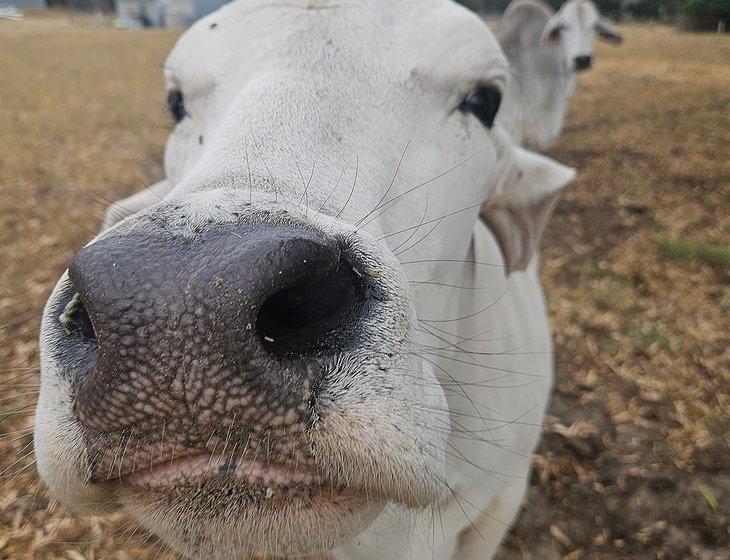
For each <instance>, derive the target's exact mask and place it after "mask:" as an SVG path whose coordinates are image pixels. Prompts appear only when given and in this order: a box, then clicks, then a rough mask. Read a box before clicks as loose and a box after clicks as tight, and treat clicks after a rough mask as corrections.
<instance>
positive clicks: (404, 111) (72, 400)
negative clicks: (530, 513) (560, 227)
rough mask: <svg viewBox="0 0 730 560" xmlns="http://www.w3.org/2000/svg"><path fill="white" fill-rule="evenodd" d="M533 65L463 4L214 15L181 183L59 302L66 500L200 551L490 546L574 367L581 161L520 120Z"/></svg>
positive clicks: (479, 549) (452, 551)
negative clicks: (549, 267)
mask: <svg viewBox="0 0 730 560" xmlns="http://www.w3.org/2000/svg"><path fill="white" fill-rule="evenodd" d="M424 36H427V37H428V38H429V40H428V41H424V40H423V38H424ZM507 73H508V67H507V62H506V60H505V59H504V57H503V55H502V52H501V50H500V48H499V46H498V44H497V42H496V40H495V39H494V37H493V36H492V34H491V33H490V32H488V30H486V29H485V27H484V25H483V24H482V23H481V21H479V20H478V18H477V17H476V16H474V15H473V14H472V13H470V12H469V11H467V10H465V9H464V8H462V7H460V6H458V5H457V4H455V3H452V2H449V1H446V0H424V1H423V2H418V3H415V2H393V1H392V0H336V1H333V2H331V3H330V2H329V1H326V0H321V1H315V0H306V1H304V0H286V1H271V0H239V1H236V2H233V3H231V4H229V5H227V6H225V7H224V8H222V9H221V10H219V11H217V12H215V13H213V14H211V15H210V16H208V17H206V18H205V19H203V20H201V21H199V22H198V23H197V24H195V25H194V26H193V27H192V28H190V29H189V30H188V31H187V32H186V33H185V34H184V35H183V36H182V37H181V38H180V40H179V41H178V43H177V44H176V45H175V47H174V49H173V51H172V53H171V54H170V56H169V58H168V60H167V62H166V64H165V81H166V87H167V90H168V101H169V104H170V109H171V112H172V114H173V116H174V117H175V119H176V120H177V124H176V126H175V128H174V130H173V132H172V133H171V135H170V137H169V140H168V142H167V147H166V151H165V170H166V176H167V177H166V180H165V182H163V183H160V184H158V185H156V186H155V187H154V188H153V190H154V191H155V192H154V193H151V192H147V194H145V195H143V196H142V198H141V199H137V200H136V201H132V202H134V203H135V204H136V205H137V208H138V209H140V211H138V212H136V213H133V214H132V213H131V212H133V211H134V210H135V208H128V210H129V211H130V215H129V216H128V217H126V219H123V220H122V221H120V222H118V223H116V224H113V225H112V224H107V225H108V226H109V227H108V228H107V229H106V230H105V231H104V232H102V233H101V234H100V235H98V236H97V237H96V238H95V239H94V240H93V241H91V242H90V243H89V244H88V245H87V246H86V247H85V248H83V249H82V250H81V251H80V252H79V253H78V254H77V255H76V256H75V257H74V258H73V260H72V262H71V264H70V266H69V270H68V271H67V272H66V273H65V274H64V275H63V276H62V278H61V279H60V281H59V282H58V284H57V286H56V288H55V290H54V292H53V294H52V295H51V297H50V299H49V301H48V303H47V306H46V310H45V313H44V318H43V324H42V333H41V370H42V379H41V391H40V397H39V403H38V410H37V422H36V430H35V449H36V455H37V463H38V470H39V472H40V474H41V476H42V477H43V479H44V480H45V481H46V482H47V484H48V485H49V487H50V488H51V490H52V491H53V493H54V494H55V495H56V496H57V497H58V498H60V499H61V500H62V501H63V502H64V503H66V504H68V505H70V506H72V507H75V508H77V509H78V510H79V511H80V512H85V513H94V514H99V513H107V512H113V511H122V512H126V513H127V514H129V515H132V516H133V517H134V518H136V519H137V520H138V521H139V522H140V523H141V524H142V525H144V526H145V527H147V528H149V529H150V530H151V531H154V532H155V533H157V534H159V535H160V536H161V537H162V538H163V539H164V540H165V541H166V542H167V543H169V544H170V545H171V546H172V547H173V548H175V549H176V550H178V551H180V552H181V553H182V554H184V555H185V556H187V557H189V558H196V559H201V558H202V559H217V560H229V559H230V560H234V559H237V560H238V559H241V558H244V557H246V556H247V555H249V554H251V555H257V556H258V557H264V558H282V557H287V558H289V557H302V556H316V557H318V558H330V559H338V560H355V559H370V560H403V559H404V558H417V559H424V558H433V559H436V560H447V559H450V560H484V559H485V558H488V557H489V556H490V555H491V554H492V553H493V551H494V550H495V548H496V547H497V546H498V544H499V542H500V539H501V538H502V536H503V534H504V533H505V531H506V530H507V528H508V527H509V525H510V523H511V522H512V520H513V518H514V516H515V514H516V512H517V510H518V507H519V504H520V501H521V499H522V496H523V493H524V491H525V488H526V485H527V482H528V472H529V469H530V454H531V453H532V451H533V449H534V447H535V445H536V443H537V441H538V438H539V436H540V425H541V420H542V417H543V413H544V410H545V407H546V404H547V401H548V398H549V394H550V389H551V385H552V381H553V358H552V351H551V343H550V336H549V332H548V325H547V318H546V315H545V308H544V303H543V297H542V293H541V290H540V285H539V281H538V277H537V274H536V272H535V268H536V267H535V258H534V254H535V249H536V247H537V244H538V241H539V239H540V235H541V233H542V229H543V227H544V225H545V223H546V221H547V219H548V217H549V214H550V212H551V210H552V208H553V205H554V203H555V200H556V199H557V197H558V196H559V195H560V193H561V191H562V189H563V188H564V187H565V186H566V184H567V183H568V182H570V181H571V180H572V179H573V177H574V171H573V170H572V169H570V168H567V167H564V166H562V165H560V164H557V163H555V162H553V161H551V160H549V159H547V158H545V157H543V156H540V155H537V154H534V153H531V152H528V151H526V150H524V149H522V148H520V147H519V146H517V145H516V144H515V143H514V142H513V141H512V139H511V138H510V137H509V136H508V135H507V134H506V133H505V132H504V131H503V130H501V129H500V128H499V127H498V126H494V119H495V117H496V114H497V111H498V109H499V101H500V97H501V92H502V89H503V88H504V85H505V82H506V79H507ZM125 206H127V205H125V204H122V205H121V207H119V208H117V209H123V207H125ZM480 207H481V208H480ZM480 211H481V212H482V213H483V214H484V215H485V217H486V219H487V223H488V224H489V225H486V224H485V222H484V221H482V220H480V219H479V217H478V216H479V212H480ZM112 213H113V212H112Z"/></svg>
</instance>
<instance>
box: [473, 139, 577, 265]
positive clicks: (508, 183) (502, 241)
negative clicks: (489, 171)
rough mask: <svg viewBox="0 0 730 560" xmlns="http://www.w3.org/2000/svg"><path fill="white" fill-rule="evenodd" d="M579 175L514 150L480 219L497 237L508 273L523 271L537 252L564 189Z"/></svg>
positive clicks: (573, 171) (539, 156) (484, 206)
mask: <svg viewBox="0 0 730 560" xmlns="http://www.w3.org/2000/svg"><path fill="white" fill-rule="evenodd" d="M575 176H576V172H575V169H573V168H572V167H567V166H565V165H562V164H560V163H557V162H556V161H553V160H552V159H550V158H547V157H545V156H541V155H539V154H536V153H534V152H530V151H528V150H525V149H523V148H520V147H514V159H513V160H512V161H511V164H510V165H509V166H508V168H507V169H506V170H505V172H504V173H503V174H502V176H501V178H500V181H499V184H498V186H497V189H496V192H495V195H494V196H493V198H492V199H491V200H489V201H487V202H485V203H484V205H483V206H482V208H481V217H482V218H483V219H484V221H485V222H486V224H487V226H488V227H489V229H490V230H491V231H492V233H493V234H494V236H495V238H496V239H497V242H498V243H499V247H500V249H501V251H502V255H503V257H504V262H505V265H506V269H507V273H510V272H513V271H515V270H524V269H525V268H526V267H527V265H528V264H529V262H530V260H531V258H532V255H533V254H534V253H535V250H536V249H537V247H538V245H539V243H540V239H541V238H542V234H543V232H544V231H545V226H546V225H547V223H548V221H549V219H550V216H551V215H552V212H553V210H554V209H555V206H556V205H557V203H558V200H560V195H561V194H562V191H563V189H564V188H565V187H566V186H567V185H568V183H570V182H571V181H572V180H573V179H575Z"/></svg>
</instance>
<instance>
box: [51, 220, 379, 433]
mask: <svg viewBox="0 0 730 560" xmlns="http://www.w3.org/2000/svg"><path fill="white" fill-rule="evenodd" d="M356 268H357V266H356V264H354V263H353V262H352V261H351V257H350V255H349V254H348V251H347V250H346V249H343V245H342V244H341V243H339V242H338V241H337V240H335V239H333V238H330V237H327V236H325V235H323V234H321V233H319V232H315V231H312V230H309V229H304V228H299V227H291V226H273V225H258V226H251V227H243V228H239V229H236V230H220V231H213V232H208V233H205V234H198V235H193V236H187V237H186V236H161V235H158V236H151V237H147V236H126V237H112V238H108V239H101V240H100V241H98V242H96V243H94V244H92V245H90V246H87V247H85V248H84V249H82V250H81V251H80V252H79V253H78V254H77V255H76V256H75V257H74V259H73V262H72V264H71V266H70V268H69V277H70V279H71V281H72V283H73V285H74V287H75V289H76V291H77V295H76V296H75V297H74V300H72V301H71V302H70V303H69V305H68V306H67V308H66V311H65V312H64V314H63V316H62V323H64V326H65V328H66V331H67V333H69V338H74V339H75V340H83V341H84V342H85V343H86V347H89V346H95V347H96V351H95V352H88V351H87V352H86V353H80V354H79V356H81V355H83V359H84V360H86V361H87V362H88V363H87V364H86V365H87V367H86V368H83V369H85V371H86V372H87V373H86V374H85V375H84V376H83V378H82V379H79V382H78V383H77V384H76V387H77V395H76V397H77V400H76V408H77V412H78V414H79V417H80V418H81V419H82V421H84V422H85V423H86V424H88V425H91V426H94V427H97V428H99V429H102V430H105V431H108V430H111V429H117V428H123V427H125V426H127V425H129V424H130V423H131V424H139V423H140V422H142V423H144V422H147V423H148V424H151V425H154V424H155V423H156V422H150V416H152V417H154V418H153V420H154V419H156V420H158V421H159V420H162V419H163V418H164V417H168V421H169V420H170V419H169V416H171V415H172V416H174V415H180V414H185V415H189V416H191V417H193V419H194V418H195V417H196V416H199V415H201V414H203V413H205V412H206V411H207V416H210V410H211V408H212V409H213V410H216V411H218V412H219V413H221V414H227V415H228V416H230V415H231V414H233V413H234V412H235V411H236V410H237V409H239V408H240V409H241V410H240V411H239V412H240V414H239V418H244V417H247V418H248V420H252V419H251V418H250V415H251V411H252V410H254V409H253V408H251V406H250V405H251V404H252V403H256V402H258V403H259V405H258V406H257V407H254V408H255V409H257V410H258V414H264V409H266V410H268V411H269V412H270V411H271V410H280V411H281V410H290V409H294V410H297V411H299V413H302V414H304V409H306V404H307V402H308V400H309V399H311V398H312V391H313V390H314V388H315V387H316V386H317V385H318V376H319V375H320V373H319V369H320V368H319V366H318V363H319V362H318V360H322V359H324V358H323V357H326V356H327V355H330V356H333V355H336V354H338V353H340V352H341V351H342V350H343V349H344V348H346V347H347V346H348V344H351V343H352V341H353V340H354V339H355V338H356V337H357V335H358V331H359V329H358V325H359V323H360V322H361V320H362V315H363V313H364V308H365V305H364V303H365V283H364V280H363V276H362V275H361V274H359V273H358V272H356ZM257 399H258V401H257ZM214 401H215V402H214ZM261 403H265V406H264V405H262V404H261ZM302 403H304V406H302ZM247 405H249V406H248V409H246V410H244V409H245V408H246V406H247ZM262 422H263V421H262ZM264 423H266V422H264Z"/></svg>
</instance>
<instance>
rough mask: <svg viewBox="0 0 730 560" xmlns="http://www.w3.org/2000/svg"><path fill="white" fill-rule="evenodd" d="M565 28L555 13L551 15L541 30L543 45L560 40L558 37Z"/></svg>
mask: <svg viewBox="0 0 730 560" xmlns="http://www.w3.org/2000/svg"><path fill="white" fill-rule="evenodd" d="M563 29H565V25H564V24H563V23H562V22H561V21H560V19H559V18H558V17H557V14H556V15H554V16H553V17H551V18H550V19H549V20H548V22H547V23H546V24H545V27H544V28H543V30H542V38H541V39H542V43H543V44H544V45H552V44H554V43H557V42H558V41H560V37H561V35H562V33H563Z"/></svg>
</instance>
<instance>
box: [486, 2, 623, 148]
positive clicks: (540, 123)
mask: <svg viewBox="0 0 730 560" xmlns="http://www.w3.org/2000/svg"><path fill="white" fill-rule="evenodd" d="M495 27H496V29H495V33H496V35H497V38H498V40H499V42H500V44H501V46H502V49H503V50H504V53H505V54H506V55H507V59H508V60H509V63H510V74H511V78H510V80H508V83H507V89H506V91H505V95H504V100H503V103H502V110H501V111H500V114H499V117H498V122H499V123H500V124H501V125H502V126H503V127H504V128H505V129H506V130H508V131H509V132H510V133H511V134H512V136H513V138H514V139H515V140H516V141H517V142H519V143H521V144H524V145H528V146H530V147H532V148H535V149H545V148H548V147H549V146H550V145H551V144H552V143H553V142H554V141H555V139H556V138H557V137H558V136H559V135H560V132H561V130H562V128H563V120H564V119H565V113H566V111H567V108H568V102H569V101H570V98H571V97H572V95H573V91H574V90H575V85H576V83H577V81H578V73H579V72H583V71H585V70H588V69H589V68H591V66H592V64H593V51H594V45H595V39H596V37H600V38H602V39H604V40H606V41H610V42H613V43H620V42H621V41H622V37H621V35H620V34H619V33H618V32H617V31H616V29H614V27H613V26H611V25H610V24H609V23H607V22H606V21H604V20H602V19H601V18H600V14H599V13H598V10H597V9H596V6H595V5H594V4H593V2H591V1H590V0H569V1H568V2H566V3H565V4H563V6H562V7H561V8H560V10H558V12H553V10H552V8H550V6H548V5H547V4H545V3H543V2H540V1H539V0H514V1H513V2H512V3H510V4H509V6H507V9H506V10H505V11H504V14H503V16H502V19H501V20H500V21H499V22H498V23H497V24H496V26H495Z"/></svg>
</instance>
